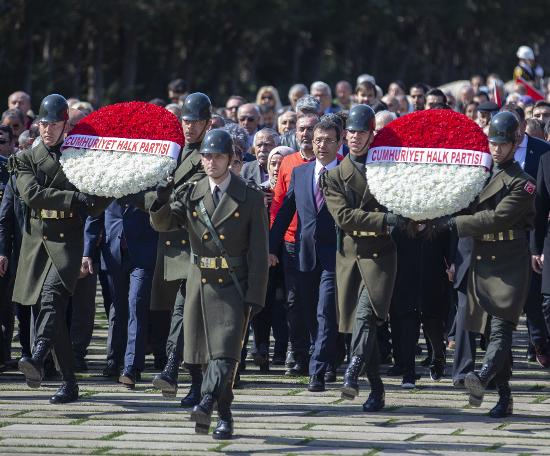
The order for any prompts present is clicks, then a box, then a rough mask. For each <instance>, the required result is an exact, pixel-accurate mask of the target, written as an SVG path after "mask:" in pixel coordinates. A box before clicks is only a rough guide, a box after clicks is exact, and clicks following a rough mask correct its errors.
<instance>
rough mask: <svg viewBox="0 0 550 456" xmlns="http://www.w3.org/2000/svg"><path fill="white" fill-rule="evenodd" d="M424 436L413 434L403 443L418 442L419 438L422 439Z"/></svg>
mask: <svg viewBox="0 0 550 456" xmlns="http://www.w3.org/2000/svg"><path fill="white" fill-rule="evenodd" d="M425 435H426V434H422V433H420V434H414V435H412V436H411V437H409V438H408V439H405V442H414V441H415V440H418V439H419V438H421V437H424V436H425Z"/></svg>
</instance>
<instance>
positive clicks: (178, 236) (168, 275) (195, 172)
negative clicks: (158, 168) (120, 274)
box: [145, 143, 204, 310]
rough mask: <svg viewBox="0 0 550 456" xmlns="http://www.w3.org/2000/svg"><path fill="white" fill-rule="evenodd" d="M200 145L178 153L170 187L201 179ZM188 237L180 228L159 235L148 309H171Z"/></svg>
mask: <svg viewBox="0 0 550 456" xmlns="http://www.w3.org/2000/svg"><path fill="white" fill-rule="evenodd" d="M200 145H201V144H200V143H193V144H186V145H185V147H184V148H183V150H182V152H181V157H182V159H181V162H180V164H179V165H178V167H177V168H176V171H175V173H174V184H175V187H176V189H177V187H179V186H180V185H183V184H185V183H186V182H189V181H191V180H195V179H199V178H201V177H203V176H204V172H203V170H202V164H201V155H200V153H199V149H200ZM148 197H149V198H150V199H149V200H148V201H146V203H145V204H146V209H147V210H148V209H149V208H150V207H151V204H152V203H153V202H154V200H155V197H156V192H150V194H149V195H148ZM189 255H190V247H189V235H188V234H187V231H186V230H184V229H180V230H175V231H169V232H161V233H159V239H158V244H157V259H156V264H155V274H154V276H153V288H152V290H151V310H172V309H173V307H174V302H175V299H176V294H177V292H178V289H179V286H180V283H181V281H182V280H184V279H187V270H188V268H189Z"/></svg>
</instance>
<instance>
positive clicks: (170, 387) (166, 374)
mask: <svg viewBox="0 0 550 456" xmlns="http://www.w3.org/2000/svg"><path fill="white" fill-rule="evenodd" d="M180 362H181V360H180V358H179V356H178V355H176V352H172V353H170V356H168V360H167V361H166V365H165V366H164V370H163V371H162V372H161V373H160V374H158V375H155V378H153V386H154V387H155V388H157V389H159V390H160V391H161V393H162V396H163V397H176V394H177V393H178V369H179V365H180ZM193 405H195V404H193Z"/></svg>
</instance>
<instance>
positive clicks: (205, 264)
mask: <svg viewBox="0 0 550 456" xmlns="http://www.w3.org/2000/svg"><path fill="white" fill-rule="evenodd" d="M200 267H201V268H202V269H216V259H215V258H208V257H200Z"/></svg>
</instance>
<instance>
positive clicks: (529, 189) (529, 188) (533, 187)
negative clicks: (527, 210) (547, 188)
mask: <svg viewBox="0 0 550 456" xmlns="http://www.w3.org/2000/svg"><path fill="white" fill-rule="evenodd" d="M536 189H537V186H536V185H535V184H533V183H532V182H527V183H526V184H525V187H523V190H525V191H526V192H527V193H529V195H532V194H533V193H535V190H536Z"/></svg>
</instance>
